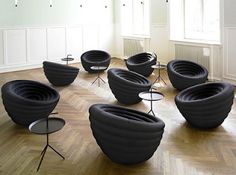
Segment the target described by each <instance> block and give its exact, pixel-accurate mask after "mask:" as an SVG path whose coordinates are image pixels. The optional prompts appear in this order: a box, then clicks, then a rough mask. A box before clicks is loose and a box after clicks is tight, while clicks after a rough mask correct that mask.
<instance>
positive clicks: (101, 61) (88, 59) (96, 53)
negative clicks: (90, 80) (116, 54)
mask: <svg viewBox="0 0 236 175" xmlns="http://www.w3.org/2000/svg"><path fill="white" fill-rule="evenodd" d="M110 62H111V56H110V55H109V54H108V53H107V52H105V51H101V50H90V51H87V52H85V53H83V54H82V55H81V63H82V66H83V68H84V69H85V70H86V71H87V72H89V73H96V72H98V71H97V70H92V69H91V67H92V66H102V67H107V68H108V67H109V65H110Z"/></svg>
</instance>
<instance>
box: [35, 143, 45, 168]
mask: <svg viewBox="0 0 236 175" xmlns="http://www.w3.org/2000/svg"><path fill="white" fill-rule="evenodd" d="M47 147H48V145H46V147H45V151H44V152H43V154H42V157H41V159H40V162H39V165H38V168H37V171H38V170H39V168H40V166H41V164H42V161H43V158H44V156H45V153H46V151H47Z"/></svg>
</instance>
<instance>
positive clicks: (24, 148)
mask: <svg viewBox="0 0 236 175" xmlns="http://www.w3.org/2000/svg"><path fill="white" fill-rule="evenodd" d="M75 66H78V67H80V68H81V69H80V70H81V71H80V73H79V76H78V77H77V79H76V80H75V82H74V83H73V84H72V85H70V86H67V87H61V88H56V89H57V90H58V91H59V93H60V95H61V99H60V102H59V104H58V106H57V108H56V109H55V111H57V112H59V116H60V117H62V118H64V119H65V120H66V125H65V127H64V128H63V129H62V130H61V131H59V132H57V133H55V134H52V135H50V141H51V144H52V145H53V146H54V147H55V148H57V149H58V150H59V151H60V152H61V153H62V154H63V155H64V156H65V157H66V160H61V159H60V157H58V156H57V155H56V154H55V153H54V152H52V151H51V150H49V151H48V152H47V153H46V156H45V159H44V162H43V163H42V166H41V169H40V171H39V172H38V173H36V168H37V165H38V163H39V156H40V152H41V150H42V149H43V146H44V144H45V142H46V137H44V136H39V135H35V134H32V133H30V132H29V131H28V130H27V129H26V128H23V127H21V126H18V125H16V124H14V123H13V122H12V121H11V120H10V118H9V117H8V115H7V113H6V112H5V110H4V107H3V105H2V102H1V100H0V174H1V175H20V174H22V175H28V174H43V175H44V174H46V175H134V174H135V175H159V174H160V175H162V174H167V175H169V174H170V175H203V174H207V175H208V174H209V175H213V174H214V175H217V174H222V175H226V174H232V175H233V174H236V111H235V110H236V106H235V105H234V106H233V108H232V111H231V113H230V114H229V117H228V118H227V119H226V120H225V122H224V123H223V125H222V126H220V127H218V128H216V129H212V130H198V129H195V128H192V127H191V126H189V125H188V124H187V123H186V122H185V120H184V118H183V117H182V116H181V114H180V113H179V112H178V110H177V108H176V106H175V104H174V97H175V95H176V94H177V91H176V90H174V89H173V87H172V86H171V84H170V83H169V81H168V80H167V75H166V72H162V75H164V78H165V79H166V81H167V82H168V85H167V86H163V87H160V88H159V89H158V90H159V91H161V92H162V93H164V94H165V98H164V99H163V100H162V101H159V102H155V103H154V110H155V112H156V114H157V116H158V117H160V118H161V119H162V120H163V121H164V122H165V124H166V127H165V133H164V136H163V139H162V142H161V145H160V146H159V148H158V150H157V151H156V152H155V154H154V156H153V157H152V158H151V159H150V160H149V161H147V162H145V163H142V164H139V165H134V166H124V165H119V164H115V163H113V162H111V161H110V160H109V159H108V158H107V157H106V156H105V155H104V154H103V153H102V151H101V150H100V148H99V147H98V146H97V144H96V142H95V140H94V138H93V136H92V133H91V130H90V124H89V120H88V108H89V106H90V105H92V104H94V103H110V104H118V103H117V101H116V100H115V98H114V96H113V95H112V93H111V91H110V90H109V87H108V84H102V85H101V87H100V88H98V87H97V85H96V84H94V85H91V82H92V81H93V80H94V79H95V77H96V74H88V73H86V72H84V71H83V68H82V66H81V65H80V64H76V65H75ZM111 67H123V68H124V67H125V66H124V63H123V61H121V60H118V59H113V61H112V64H111ZM102 77H103V78H104V79H105V80H107V79H106V72H105V73H103V74H102ZM149 78H150V79H151V80H154V78H155V75H154V74H153V75H151V76H150V77H149ZM14 79H32V80H37V81H40V82H43V83H45V84H48V85H50V84H49V83H48V81H47V80H46V78H45V77H44V74H43V71H42V69H34V70H28V71H20V72H11V73H5V74H0V85H1V86H2V85H3V84H4V83H6V82H8V81H10V80H14ZM119 105H121V104H119ZM129 107H130V108H133V109H138V110H141V111H148V110H149V107H150V106H149V103H148V102H140V103H139V104H137V105H132V106H129Z"/></svg>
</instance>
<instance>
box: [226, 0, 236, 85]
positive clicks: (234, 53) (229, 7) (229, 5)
mask: <svg viewBox="0 0 236 175" xmlns="http://www.w3.org/2000/svg"><path fill="white" fill-rule="evenodd" d="M223 5H224V11H223V12H224V13H223V14H224V18H223V19H224V24H223V79H224V80H227V81H230V82H232V83H233V84H234V85H236V69H235V68H236V59H235V58H236V50H235V46H236V20H235V19H236V11H235V8H236V1H234V0H224V4H223Z"/></svg>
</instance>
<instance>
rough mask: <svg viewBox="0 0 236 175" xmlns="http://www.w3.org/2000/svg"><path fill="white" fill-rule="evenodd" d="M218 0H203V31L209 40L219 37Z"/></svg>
mask: <svg viewBox="0 0 236 175" xmlns="http://www.w3.org/2000/svg"><path fill="white" fill-rule="evenodd" d="M219 3H220V2H219V0H204V11H203V13H204V25H203V28H204V33H205V36H206V37H207V38H208V39H210V40H219V37H220V33H219V32H220V15H219V14H220V8H219V7H220V4H219Z"/></svg>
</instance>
